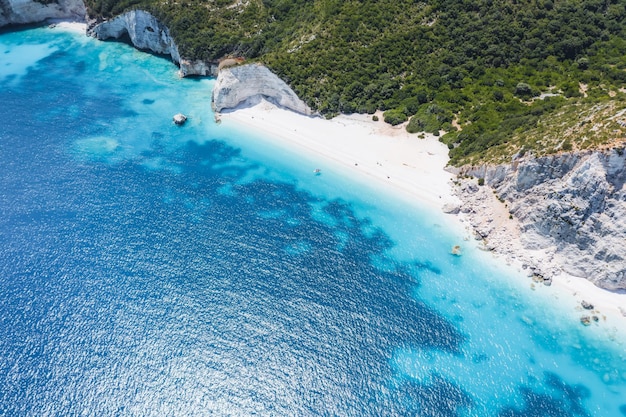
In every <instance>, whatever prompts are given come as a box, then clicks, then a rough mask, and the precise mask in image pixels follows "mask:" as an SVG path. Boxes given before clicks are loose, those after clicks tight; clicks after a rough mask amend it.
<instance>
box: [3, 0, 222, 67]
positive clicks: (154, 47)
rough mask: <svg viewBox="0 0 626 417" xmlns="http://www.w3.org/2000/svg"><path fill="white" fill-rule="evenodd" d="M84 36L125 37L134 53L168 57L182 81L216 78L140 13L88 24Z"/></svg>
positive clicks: (208, 64)
mask: <svg viewBox="0 0 626 417" xmlns="http://www.w3.org/2000/svg"><path fill="white" fill-rule="evenodd" d="M0 1H2V0H0ZM87 32H88V33H89V34H90V35H91V36H93V37H95V38H96V39H101V40H104V39H110V38H113V39H119V38H121V37H123V36H128V37H129V38H130V41H131V42H132V44H133V45H134V46H135V47H136V48H138V49H142V50H146V51H152V52H154V53H157V54H161V55H169V56H171V57H172V61H174V62H175V63H177V64H179V65H180V73H181V75H182V76H183V77H184V76H188V75H212V76H214V75H217V65H216V64H214V63H211V62H204V61H190V60H187V59H184V58H181V56H180V54H179V52H178V47H177V46H176V43H175V42H174V40H173V39H172V37H171V36H170V31H169V29H168V28H167V26H165V25H163V24H162V23H161V22H159V21H158V20H157V19H156V18H155V17H154V16H153V15H151V14H150V13H148V12H146V11H143V10H131V11H129V12H127V13H124V14H122V15H119V16H117V17H115V18H113V19H111V20H107V21H104V22H100V23H98V22H91V24H90V27H89V29H88V31H87Z"/></svg>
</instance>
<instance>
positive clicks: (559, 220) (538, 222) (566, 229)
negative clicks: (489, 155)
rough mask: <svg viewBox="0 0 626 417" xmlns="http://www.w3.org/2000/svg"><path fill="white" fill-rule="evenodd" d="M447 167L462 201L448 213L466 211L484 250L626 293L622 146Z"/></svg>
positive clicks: (540, 271)
mask: <svg viewBox="0 0 626 417" xmlns="http://www.w3.org/2000/svg"><path fill="white" fill-rule="evenodd" d="M450 170H451V171H453V172H454V173H455V174H457V175H458V177H459V179H458V180H457V182H456V185H455V190H456V193H457V195H458V197H459V198H460V199H461V200H462V201H463V204H462V205H461V206H459V207H457V208H454V207H452V208H448V211H449V212H460V215H461V216H465V217H466V219H467V221H468V222H469V223H470V224H471V226H472V227H473V228H474V230H475V231H476V235H477V238H478V239H480V240H482V241H483V243H484V246H485V248H486V249H488V250H494V251H496V252H499V253H503V254H505V255H507V256H509V257H512V258H515V259H518V260H520V261H521V262H522V263H523V264H524V265H526V266H527V267H528V268H529V272H530V273H531V274H536V275H540V276H542V277H545V278H546V279H549V278H551V277H554V276H557V275H559V274H561V273H566V274H569V275H572V276H575V277H581V278H586V279H587V280H589V281H591V282H592V283H594V284H595V285H596V286H598V287H600V288H604V289H607V290H609V291H616V292H623V291H625V290H626V252H625V251H624V244H625V243H626V187H625V186H624V184H625V183H626V155H625V152H624V149H623V148H616V149H610V150H598V151H586V152H577V153H562V154H558V155H551V156H543V157H534V156H533V155H525V156H523V157H520V156H518V157H517V158H515V160H514V161H512V162H511V163H510V164H506V165H494V166H491V165H483V166H479V167H462V168H458V169H453V168H450ZM479 184H483V185H479Z"/></svg>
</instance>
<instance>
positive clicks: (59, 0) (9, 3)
mask: <svg viewBox="0 0 626 417" xmlns="http://www.w3.org/2000/svg"><path fill="white" fill-rule="evenodd" d="M86 15H87V12H86V10H85V4H84V3H83V1H82V0H55V1H54V2H50V3H48V4H43V3H39V2H36V1H33V0H0V27H2V26H6V25H17V24H25V23H37V22H43V21H44V20H46V19H71V20H79V21H81V22H82V21H85V16H86Z"/></svg>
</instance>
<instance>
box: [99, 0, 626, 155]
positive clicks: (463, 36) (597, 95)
mask: <svg viewBox="0 0 626 417" xmlns="http://www.w3.org/2000/svg"><path fill="white" fill-rule="evenodd" d="M87 3H88V7H89V10H90V13H91V14H92V15H98V16H102V17H110V16H112V15H115V14H119V13H121V12H122V11H124V10H127V9H129V8H133V7H141V8H144V9H146V10H148V11H150V12H151V13H153V14H154V15H155V16H157V18H159V19H160V20H161V21H163V23H165V24H166V25H168V27H170V29H171V32H172V35H173V36H174V39H175V40H176V42H177V44H178V46H179V49H180V52H181V54H182V55H183V56H185V57H189V58H199V59H208V60H218V59H220V58H223V57H225V56H244V57H246V58H248V59H250V60H258V61H262V62H264V63H265V64H266V65H268V66H269V67H270V68H271V69H272V70H273V71H274V72H275V73H277V74H278V75H279V76H280V77H281V78H283V79H284V80H285V81H286V82H287V83H289V84H290V85H291V86H292V87H293V88H294V90H295V91H296V93H297V94H298V95H299V96H300V97H302V98H303V99H304V100H305V101H307V103H308V104H309V105H310V106H311V107H312V108H313V109H315V110H317V111H319V112H320V113H322V114H325V115H327V116H332V115H335V114H337V113H339V112H343V113H352V112H359V113H370V114H372V113H374V112H375V111H376V110H382V111H384V119H385V121H386V122H387V123H391V124H400V123H403V122H405V121H406V120H409V123H408V124H407V129H408V130H409V131H410V132H420V131H426V132H433V133H434V132H436V133H437V134H439V132H440V131H444V132H446V133H445V135H443V136H442V138H441V140H442V141H443V142H444V143H446V144H447V145H448V147H449V148H450V156H451V162H452V163H453V164H464V163H471V162H478V161H485V160H502V159H503V158H504V159H506V158H509V157H510V156H512V155H513V154H515V153H517V152H518V151H519V150H520V149H522V148H524V149H526V150H533V151H537V152H544V151H554V152H556V151H564V150H567V149H573V150H575V149H582V148H584V147H585V146H587V144H594V146H601V145H604V144H607V143H613V142H614V141H615V139H616V137H615V135H617V134H618V133H616V132H617V131H616V130H615V129H613V130H610V129H609V130H606V131H604V130H602V132H604V133H601V134H597V132H598V131H597V130H595V131H592V132H588V134H589V135H591V136H593V138H589V137H587V138H586V139H584V140H583V137H582V136H576V135H572V136H571V137H568V139H567V141H566V142H563V140H561V139H558V140H557V139H554V140H555V141H556V142H555V143H552V142H550V143H548V142H549V140H548V138H549V137H555V135H553V133H554V131H555V130H554V129H556V125H555V124H554V123H553V121H554V120H557V119H558V120H561V119H563V118H566V117H570V116H571V117H577V115H578V113H577V112H579V111H581V109H588V110H589V111H591V110H590V109H594V108H605V109H606V108H611V109H612V110H611V111H614V113H613V114H608V113H606V114H605V116H606V117H612V116H613V115H614V114H617V112H619V111H620V110H622V109H624V108H626V104H625V102H624V95H625V92H624V91H626V90H624V87H625V85H626V0H502V1H492V0H472V1H468V0H425V1H423V2H415V1H408V0H361V1H357V0H309V1H305V0H292V1H288V0H242V1H240V2H237V1H235V0H178V1H174V0H122V1H118V0H88V1H87ZM594 106H595V107H594ZM597 106H600V107H597ZM602 106H604V107H602ZM602 114H604V113H602ZM562 123H565V124H568V123H569V124H576V123H578V120H576V119H572V120H570V121H569V122H562ZM551 129H552V131H551ZM551 132H552V133H551ZM535 135H542V136H541V138H542V139H539V137H538V136H535ZM622 137H623V136H622ZM560 142H563V143H562V144H560V145H559V143H560Z"/></svg>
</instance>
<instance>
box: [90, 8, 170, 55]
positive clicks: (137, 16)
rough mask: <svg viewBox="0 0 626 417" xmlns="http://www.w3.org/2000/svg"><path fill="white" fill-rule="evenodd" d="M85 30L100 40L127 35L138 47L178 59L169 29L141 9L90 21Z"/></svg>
mask: <svg viewBox="0 0 626 417" xmlns="http://www.w3.org/2000/svg"><path fill="white" fill-rule="evenodd" d="M87 32H88V34H89V35H91V36H93V37H94V38H96V39H100V40H104V39H110V38H114V39H119V38H121V37H123V36H125V35H127V36H128V37H129V38H130V41H131V42H132V44H133V45H134V46H135V47H137V48H138V49H143V50H147V51H152V52H155V53H157V54H162V55H170V56H171V57H172V60H174V62H179V61H180V55H179V54H178V48H177V47H176V44H175V43H174V41H173V40H172V37H171V36H170V33H169V29H168V28H167V27H166V26H164V25H163V24H161V22H159V21H158V20H157V19H156V18H155V17H154V16H152V15H151V14H150V13H148V12H145V11H143V10H132V11H130V12H127V13H124V14H122V15H120V16H117V17H115V18H113V19H111V20H107V21H104V22H101V23H95V22H92V23H91V24H90V27H89V28H88V30H87Z"/></svg>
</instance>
